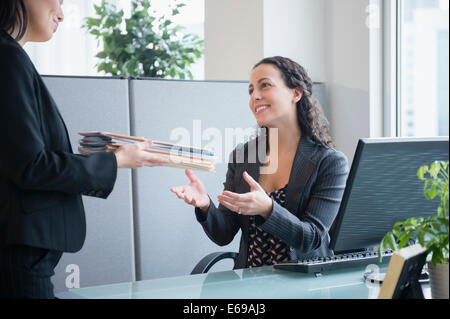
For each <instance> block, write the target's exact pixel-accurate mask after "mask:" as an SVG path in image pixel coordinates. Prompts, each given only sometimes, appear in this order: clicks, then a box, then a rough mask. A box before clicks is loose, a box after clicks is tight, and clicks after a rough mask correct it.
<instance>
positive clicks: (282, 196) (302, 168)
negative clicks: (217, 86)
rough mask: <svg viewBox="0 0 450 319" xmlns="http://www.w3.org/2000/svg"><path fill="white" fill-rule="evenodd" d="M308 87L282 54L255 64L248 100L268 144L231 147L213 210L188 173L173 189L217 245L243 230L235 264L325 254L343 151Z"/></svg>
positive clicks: (339, 191)
mask: <svg viewBox="0 0 450 319" xmlns="http://www.w3.org/2000/svg"><path fill="white" fill-rule="evenodd" d="M312 86H313V83H312V81H311V79H310V78H309V76H308V74H307V73H306V71H305V69H304V68H303V67H302V66H300V65H299V64H297V63H296V62H294V61H292V60H290V59H288V58H284V57H271V58H265V59H263V60H262V61H260V62H259V63H257V64H256V65H255V66H254V68H253V70H252V73H251V77H250V85H249V94H250V103H249V104H250V110H251V111H252V112H253V114H254V116H255V118H256V121H257V123H258V125H259V126H260V127H263V128H266V131H267V132H268V133H267V138H264V137H263V139H264V140H267V143H261V142H260V138H257V139H255V140H251V141H250V142H248V143H246V144H245V145H244V146H243V149H242V147H240V146H238V147H237V148H236V149H235V150H234V151H233V152H232V154H231V156H230V162H229V164H228V171H227V175H226V182H225V184H224V188H225V190H224V192H223V193H222V194H221V195H219V196H218V200H219V207H218V208H217V207H216V206H215V205H214V203H213V202H212V201H211V199H210V197H209V196H208V193H207V192H206V189H205V187H204V185H203V184H202V182H201V181H200V180H199V179H198V178H197V177H196V176H195V175H194V174H193V172H192V171H190V170H186V175H187V177H188V178H189V180H190V183H189V184H187V185H183V186H178V187H173V188H171V191H172V192H174V193H175V194H176V195H177V196H178V198H180V199H183V200H184V201H185V202H186V203H187V204H190V205H192V206H194V207H195V214H196V217H197V220H198V221H199V222H200V224H201V225H202V226H203V229H204V231H205V232H206V234H207V235H208V237H209V238H210V239H211V240H212V241H214V242H215V243H216V244H218V245H220V246H225V245H227V244H229V243H230V242H231V241H232V240H233V238H234V236H235V235H236V233H237V232H238V231H239V229H241V230H242V237H241V240H240V248H239V255H238V258H237V260H236V263H235V266H234V268H235V269H238V268H252V267H258V266H263V265H274V264H277V263H280V262H285V261H288V260H293V259H303V258H311V257H314V256H327V255H330V253H331V252H330V251H329V248H328V246H329V240H330V238H329V235H328V231H329V229H330V227H331V225H332V223H333V221H334V219H335V217H336V214H337V212H338V209H339V204H340V202H341V199H342V195H343V192H344V188H345V182H346V179H347V174H348V164H347V158H346V157H345V155H344V154H342V153H341V152H339V151H336V150H335V149H333V143H332V140H331V138H330V136H329V134H328V121H327V120H326V118H325V117H324V115H323V113H322V111H321V108H320V106H319V104H318V103H317V102H316V101H314V100H313V99H312V97H311V94H312ZM258 141H259V142H258ZM255 143H256V148H257V147H258V145H259V147H260V146H261V144H266V145H267V147H265V146H264V147H265V149H264V150H265V152H263V154H264V156H263V157H264V158H263V159H261V160H260V159H259V158H256V160H252V159H254V158H255V156H254V155H255V154H252V152H254V151H255V149H256V148H255ZM240 153H241V154H243V157H242V156H239V155H240ZM239 157H241V158H243V160H239ZM274 163H275V165H274ZM274 167H275V169H274Z"/></svg>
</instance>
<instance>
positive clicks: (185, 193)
mask: <svg viewBox="0 0 450 319" xmlns="http://www.w3.org/2000/svg"><path fill="white" fill-rule="evenodd" d="M185 172H186V176H187V177H188V178H189V181H190V183H189V184H186V185H183V186H177V187H172V188H171V189H170V191H171V192H173V193H175V195H177V197H178V198H180V199H183V200H184V201H185V202H186V203H187V204H189V205H192V206H194V207H198V208H200V209H201V210H202V211H203V212H207V211H208V209H209V204H210V201H209V196H208V193H207V192H206V188H205V186H204V185H203V183H202V182H201V181H200V180H199V179H198V178H197V176H195V175H194V173H193V172H192V171H191V170H190V169H186V171H185Z"/></svg>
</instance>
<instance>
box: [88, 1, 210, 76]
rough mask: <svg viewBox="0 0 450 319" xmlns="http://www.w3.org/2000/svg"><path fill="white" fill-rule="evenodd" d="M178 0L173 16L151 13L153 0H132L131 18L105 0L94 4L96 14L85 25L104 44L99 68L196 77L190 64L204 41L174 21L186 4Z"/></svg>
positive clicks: (117, 72)
mask: <svg viewBox="0 0 450 319" xmlns="http://www.w3.org/2000/svg"><path fill="white" fill-rule="evenodd" d="M178 1H179V0H175V2H174V3H173V6H172V7H171V15H170V16H166V15H161V16H159V17H158V16H157V15H156V12H152V13H150V12H149V11H150V8H151V1H150V0H132V1H131V6H132V8H131V16H130V17H129V18H124V12H123V10H118V9H117V7H116V6H115V5H114V4H111V3H109V2H107V1H105V0H102V2H101V4H100V5H99V6H97V5H94V8H95V12H96V16H95V17H88V18H86V23H85V24H84V25H83V27H84V28H86V29H87V30H88V32H89V33H90V34H92V35H94V36H95V37H96V39H97V40H98V41H99V43H100V42H102V43H103V50H102V51H100V52H98V53H97V55H96V57H97V58H99V59H100V60H101V61H100V62H99V63H98V64H97V70H98V71H99V72H100V71H104V72H106V73H107V74H111V75H114V76H142V77H156V78H168V77H170V78H180V79H185V78H190V79H192V78H193V76H192V73H191V72H190V70H189V68H188V67H189V66H190V65H191V64H193V63H195V61H196V60H197V59H199V58H200V57H201V55H202V54H203V40H201V39H200V38H199V37H198V36H197V35H195V34H184V33H183V32H182V31H183V29H184V27H182V26H179V25H175V24H174V23H173V21H172V20H171V17H173V16H175V15H177V14H179V9H180V8H181V7H183V6H185V4H184V3H179V2H178ZM172 2H173V1H172ZM168 5H169V7H170V3H169V4H168Z"/></svg>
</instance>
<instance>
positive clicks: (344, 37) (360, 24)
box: [325, 0, 370, 163]
mask: <svg viewBox="0 0 450 319" xmlns="http://www.w3.org/2000/svg"><path fill="white" fill-rule="evenodd" d="M369 2H370V1H369V0H326V4H327V5H326V14H325V16H326V19H325V30H326V32H325V33H326V36H325V41H326V47H325V50H326V55H325V56H326V62H325V63H326V84H327V95H328V99H327V105H328V107H329V109H330V114H331V116H330V122H331V133H332V136H333V138H334V141H335V143H336V148H337V149H339V150H341V151H343V152H344V153H345V154H346V155H347V157H348V158H349V162H350V163H351V161H352V159H353V154H354V151H355V148H356V145H357V143H358V139H359V138H363V137H369V136H370V95H369V92H370V90H369V88H370V54H369V53H370V37H369V35H370V30H369V28H368V27H367V25H366V21H367V17H368V13H367V12H366V8H367V7H368V5H369Z"/></svg>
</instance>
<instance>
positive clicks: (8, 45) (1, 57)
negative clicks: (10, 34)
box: [0, 35, 31, 69]
mask: <svg viewBox="0 0 450 319" xmlns="http://www.w3.org/2000/svg"><path fill="white" fill-rule="evenodd" d="M30 63H31V62H30V60H29V58H28V55H27V53H26V52H25V50H24V49H23V48H22V47H21V46H20V45H19V44H18V43H17V42H16V41H14V40H12V39H10V38H6V37H5V36H3V35H2V36H0V65H1V67H2V69H4V68H17V67H18V66H20V67H22V68H23V67H25V68H29V67H30Z"/></svg>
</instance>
